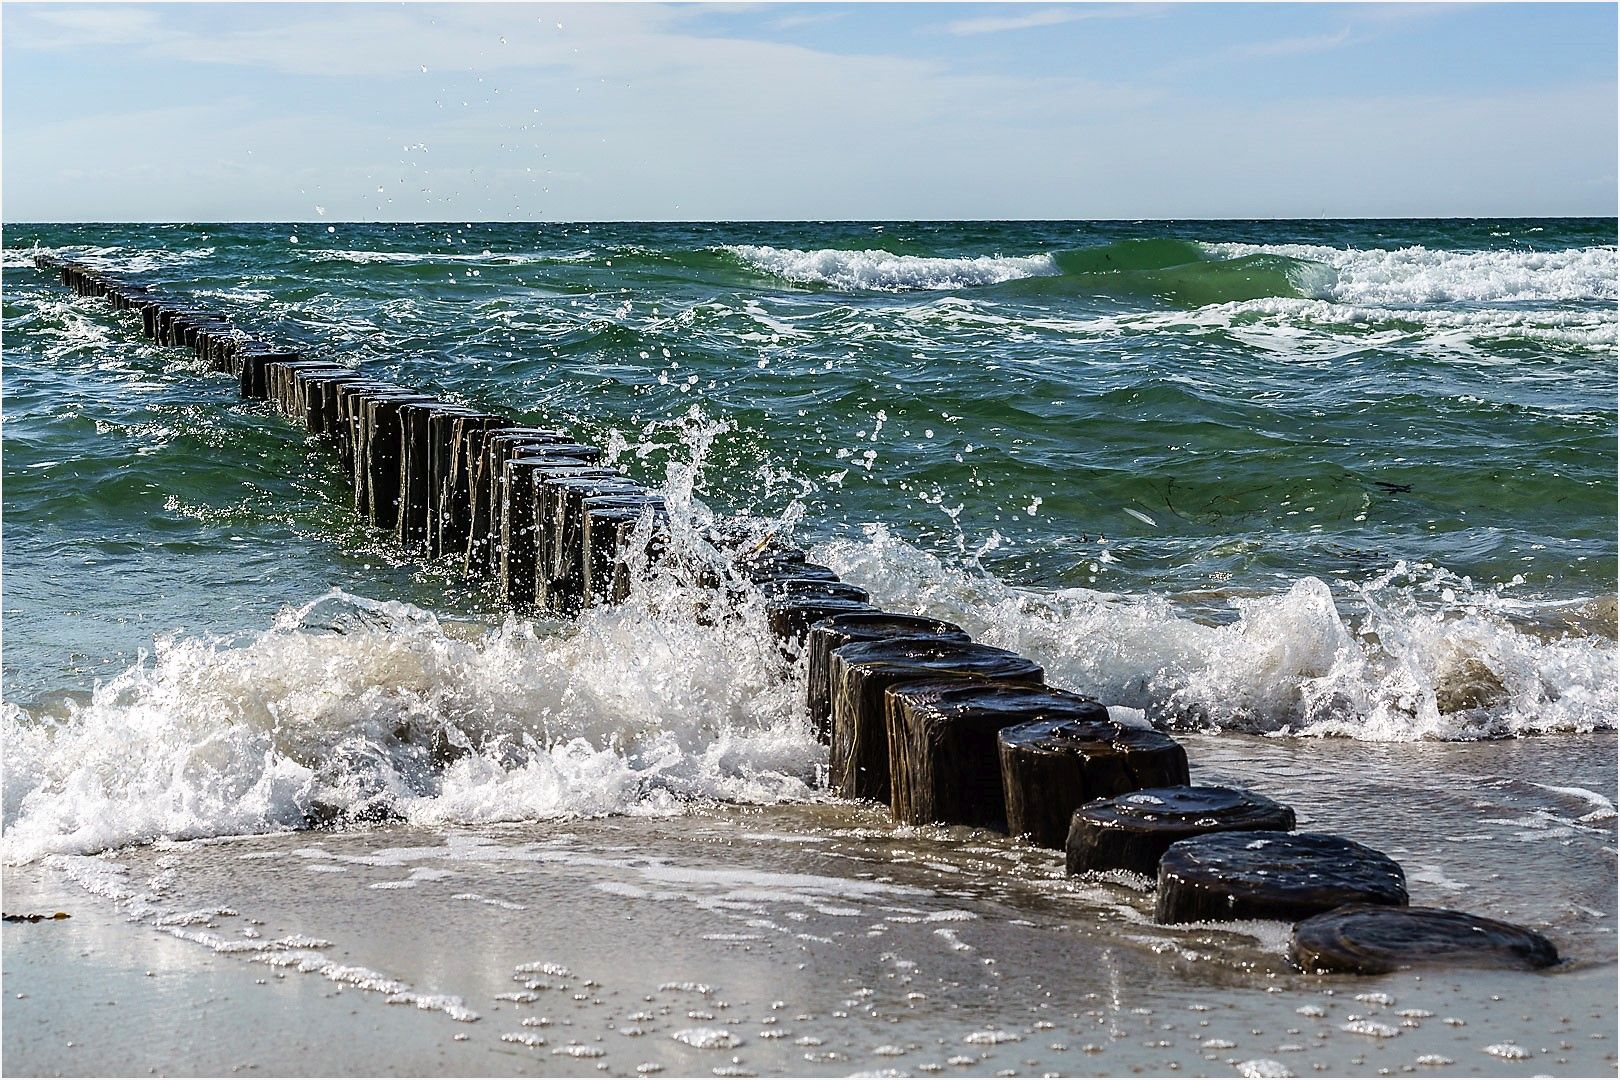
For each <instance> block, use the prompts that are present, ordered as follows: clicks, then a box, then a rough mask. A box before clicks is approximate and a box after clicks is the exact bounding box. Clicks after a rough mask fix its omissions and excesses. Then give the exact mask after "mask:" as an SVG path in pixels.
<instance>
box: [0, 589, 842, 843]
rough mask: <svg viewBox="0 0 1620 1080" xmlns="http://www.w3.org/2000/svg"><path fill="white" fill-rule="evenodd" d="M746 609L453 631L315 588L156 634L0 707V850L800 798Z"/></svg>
mask: <svg viewBox="0 0 1620 1080" xmlns="http://www.w3.org/2000/svg"><path fill="white" fill-rule="evenodd" d="M776 649H777V646H776V644H775V641H774V639H773V638H772V637H771V636H770V634H769V632H768V631H767V630H766V629H765V626H764V622H763V619H762V618H759V617H758V616H757V613H755V614H753V615H750V616H747V617H744V618H742V619H740V620H728V621H726V622H725V623H724V624H722V625H719V626H705V625H700V624H699V623H698V622H697V620H695V619H694V618H693V617H692V616H691V614H690V613H689V611H688V612H687V613H685V614H682V613H680V612H676V611H669V612H665V613H662V614H660V613H657V612H655V611H653V610H652V609H651V608H650V607H649V606H647V605H642V604H636V603H632V604H629V605H626V606H624V607H621V608H617V609H600V610H595V611H592V612H591V613H589V614H588V615H586V616H585V617H584V618H583V619H582V620H580V621H579V623H578V624H577V626H572V627H569V628H568V629H567V631H566V632H564V633H562V634H560V635H558V636H555V637H542V636H539V635H537V633H536V631H535V628H534V627H533V626H532V625H530V624H528V623H523V622H518V621H515V620H511V621H508V622H507V623H506V624H505V625H503V626H501V627H498V628H495V629H491V630H487V631H484V632H482V633H469V632H468V628H467V627H460V628H455V627H447V626H445V625H443V624H441V623H440V622H439V620H438V619H437V618H435V617H434V616H433V615H432V614H430V613H428V612H426V611H422V610H420V609H417V608H412V607H409V606H407V605H401V604H389V603H379V602H375V601H369V600H364V599H361V598H358V597H354V596H349V595H347V594H344V593H341V592H333V593H331V594H328V595H327V596H325V597H322V598H321V599H319V600H317V601H314V602H312V603H310V604H307V605H305V606H303V607H299V608H295V609H288V610H287V611H285V612H283V614H282V616H281V617H280V618H278V620H277V622H276V625H275V626H273V627H272V628H271V629H269V630H268V631H265V632H263V633H261V634H259V635H257V636H256V637H255V638H254V639H253V640H251V641H250V642H248V643H247V644H245V645H235V646H233V645H231V644H230V643H227V642H224V641H218V640H200V639H183V640H174V641H161V642H159V643H158V645H157V648H156V651H155V653H154V655H152V656H151V657H150V658H144V657H143V661H142V662H141V663H139V664H137V665H135V666H134V667H132V668H130V669H129V670H128V671H126V672H124V673H123V674H122V675H120V676H118V677H117V678H115V679H113V680H111V681H110V682H108V683H106V684H103V685H100V686H98V687H97V688H96V690H95V691H94V693H93V695H92V698H91V700H90V701H89V703H88V704H85V705H82V706H70V707H69V711H68V713H67V715H66V716H64V717H60V718H57V719H56V720H54V721H52V720H49V719H47V718H44V717H35V716H30V715H28V714H27V713H25V712H24V711H23V710H21V709H19V708H18V707H17V706H15V705H10V704H8V705H6V706H5V710H4V715H3V716H0V730H3V732H4V743H5V747H6V770H5V781H4V785H5V786H4V793H5V811H4V821H5V837H4V852H5V857H6V859H7V860H8V861H24V860H29V859H33V858H37V857H39V856H41V855H44V854H49V853H86V852H95V851H100V850H105V849H107V848H111V847H117V846H122V845H127V844H131V843H137V842H141V841H144V840H150V839H153V838H156V837H170V838H192V837H200V836H217V835H229V834H239V833H252V832H265V831H275V830H279V829H285V828H293V827H298V826H300V825H303V824H305V823H306V822H307V821H309V820H310V819H311V818H312V817H313V818H320V817H321V816H323V815H330V814H334V813H335V814H356V813H364V812H365V811H366V810H367V808H368V807H369V808H376V809H381V808H384V807H386V808H388V809H389V810H390V812H392V813H394V814H397V815H401V816H403V817H404V818H405V819H406V820H408V821H412V822H420V823H434V824H442V823H452V822H486V821H498V820H514V819H533V818H544V817H556V816H565V815H577V814H603V813H612V812H632V813H635V812H639V813H665V812H677V811H679V810H680V809H681V808H682V807H683V806H684V805H685V804H686V802H688V801H690V800H692V799H700V800H701V799H714V798H719V799H727V800H735V801H742V802H755V803H759V802H772V801H777V800H781V799H786V798H804V797H807V796H808V795H809V793H810V781H811V780H812V779H813V776H814V769H815V765H816V763H817V761H818V760H820V754H821V751H820V750H819V747H818V745H817V743H816V742H815V739H814V737H813V736H812V734H811V733H810V731H809V728H808V723H807V721H806V719H805V717H804V714H803V707H802V704H801V703H800V702H799V699H798V695H797V694H796V693H795V692H794V690H793V688H792V687H791V685H790V684H789V683H787V682H784V681H783V680H782V679H781V678H780V677H779V667H780V664H781V661H780V659H779V658H778V657H777V654H776V652H775V650H776Z"/></svg>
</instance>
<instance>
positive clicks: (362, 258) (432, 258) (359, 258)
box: [304, 248, 595, 266]
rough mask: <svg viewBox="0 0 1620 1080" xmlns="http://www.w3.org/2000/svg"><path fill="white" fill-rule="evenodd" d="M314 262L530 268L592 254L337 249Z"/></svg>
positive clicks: (318, 254)
mask: <svg viewBox="0 0 1620 1080" xmlns="http://www.w3.org/2000/svg"><path fill="white" fill-rule="evenodd" d="M304 254H305V256H306V257H307V258H309V259H312V260H314V261H317V262H346V263H357V264H360V265H368V264H373V263H406V264H413V263H443V262H456V263H478V264H481V265H491V266H495V265H499V266H531V265H534V264H536V263H573V262H588V261H590V260H591V259H592V258H594V256H595V253H594V252H575V253H573V254H571V255H537V254H532V253H525V252H510V251H503V252H491V251H480V252H475V253H466V252H463V253H447V252H435V251H348V250H342V249H338V248H311V249H310V250H309V251H307V252H305V253H304Z"/></svg>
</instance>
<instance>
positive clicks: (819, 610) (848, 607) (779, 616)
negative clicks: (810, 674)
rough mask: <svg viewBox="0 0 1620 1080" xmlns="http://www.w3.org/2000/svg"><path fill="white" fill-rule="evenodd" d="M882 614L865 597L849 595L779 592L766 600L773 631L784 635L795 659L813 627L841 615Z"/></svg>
mask: <svg viewBox="0 0 1620 1080" xmlns="http://www.w3.org/2000/svg"><path fill="white" fill-rule="evenodd" d="M855 614H871V615H876V614H878V609H877V608H875V607H873V606H872V605H871V604H869V603H867V602H866V601H863V600H852V599H850V598H849V597H845V596H806V595H804V594H802V593H801V594H795V593H793V592H785V593H778V594H777V595H775V596H772V597H770V598H768V599H767V600H766V601H765V622H766V625H768V626H769V627H770V628H771V633H773V634H775V635H776V636H777V637H779V638H781V639H782V651H783V654H784V655H785V656H786V657H787V658H788V659H789V660H793V659H796V658H797V657H799V656H800V655H801V654H802V653H803V649H804V644H805V639H806V638H807V637H808V636H809V634H810V629H811V627H813V626H815V625H816V624H817V623H819V622H822V621H824V620H826V619H831V618H833V617H835V616H838V615H855Z"/></svg>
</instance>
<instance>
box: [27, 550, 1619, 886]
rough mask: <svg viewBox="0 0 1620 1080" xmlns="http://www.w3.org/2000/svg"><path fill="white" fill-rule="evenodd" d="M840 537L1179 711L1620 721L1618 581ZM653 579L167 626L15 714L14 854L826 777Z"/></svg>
mask: <svg viewBox="0 0 1620 1080" xmlns="http://www.w3.org/2000/svg"><path fill="white" fill-rule="evenodd" d="M817 554H818V555H819V556H820V557H821V558H822V559H824V560H825V561H827V562H828V563H829V564H830V565H832V566H833V567H834V568H835V569H836V570H838V571H839V572H840V573H841V574H843V575H844V576H846V577H847V578H848V579H849V580H851V581H854V582H857V583H860V584H862V585H864V586H866V587H867V588H869V589H870V590H871V591H872V592H873V594H874V600H875V601H876V602H879V603H881V604H882V605H883V606H885V607H886V608H888V609H890V610H896V611H908V612H919V613H927V614H931V615H935V616H942V617H946V618H950V619H953V620H955V621H957V622H960V623H961V624H962V625H963V626H964V627H965V628H966V629H967V630H968V631H969V632H970V633H972V634H973V636H974V637H975V638H976V639H978V640H981V641H984V642H985V643H987V644H992V645H998V646H1002V647H1005V648H1009V649H1013V650H1016V651H1019V652H1021V653H1023V654H1025V655H1027V656H1030V657H1031V658H1033V659H1035V660H1037V661H1039V662H1040V663H1041V664H1043V665H1044V666H1045V667H1046V669H1047V674H1048V680H1049V681H1050V682H1051V683H1053V684H1054V685H1060V686H1065V687H1068V688H1071V689H1076V690H1079V691H1082V692H1085V693H1089V694H1093V695H1095V696H1097V697H1099V698H1100V699H1101V700H1103V701H1104V702H1106V703H1107V704H1109V705H1110V706H1114V707H1116V708H1119V709H1121V710H1124V709H1131V710H1141V711H1142V712H1143V713H1144V714H1145V716H1146V718H1147V719H1148V720H1150V721H1151V722H1153V723H1155V724H1156V725H1158V726H1161V727H1167V728H1197V729H1209V728H1218V729H1224V730H1229V731H1246V732H1264V733H1269V734H1274V735H1297V736H1343V737H1350V738H1355V739H1363V740H1374V741H1401V740H1412V739H1442V740H1463V739H1480V738H1492V737H1504V736H1521V735H1533V734H1538V733H1548V732H1572V731H1581V732H1590V731H1609V730H1613V729H1614V726H1615V714H1616V700H1615V680H1614V674H1615V663H1616V651H1615V641H1614V632H1613V620H1614V607H1613V604H1612V602H1609V603H1608V606H1607V607H1606V608H1605V607H1604V606H1603V603H1602V602H1596V603H1589V604H1587V605H1586V606H1585V607H1580V606H1579V605H1576V606H1577V607H1580V609H1579V610H1578V611H1574V612H1573V613H1572V612H1571V611H1569V610H1568V609H1570V607H1571V605H1567V604H1566V605H1562V606H1561V609H1563V610H1561V615H1562V616H1567V618H1566V627H1565V629H1566V630H1567V629H1568V628H1569V626H1570V625H1575V624H1579V626H1578V628H1577V630H1575V631H1571V632H1555V631H1554V630H1552V629H1546V628H1544V629H1543V632H1541V633H1537V632H1536V631H1535V628H1534V627H1528V628H1527V626H1526V624H1525V616H1526V615H1527V613H1528V614H1531V615H1533V614H1535V608H1536V605H1534V604H1526V603H1523V602H1517V601H1513V600H1510V599H1507V598H1505V597H1504V596H1502V595H1501V593H1500V591H1499V590H1497V591H1491V590H1472V591H1468V590H1467V586H1466V585H1465V584H1463V583H1460V582H1458V583H1456V584H1455V587H1453V585H1445V586H1444V587H1443V590H1441V591H1440V592H1439V593H1438V595H1439V597H1440V601H1439V602H1438V603H1436V602H1433V601H1432V599H1431V600H1430V601H1429V602H1425V601H1424V600H1423V599H1422V597H1423V596H1425V595H1429V594H1435V593H1436V590H1437V589H1439V588H1440V586H1438V585H1437V584H1436V583H1437V582H1441V581H1444V580H1446V579H1445V578H1444V576H1443V575H1436V574H1433V573H1430V574H1428V575H1427V576H1425V575H1424V574H1421V573H1419V572H1418V571H1416V570H1414V569H1411V568H1407V567H1398V568H1396V569H1395V570H1393V571H1391V572H1390V573H1389V574H1387V575H1384V576H1383V577H1381V578H1379V579H1377V580H1374V581H1372V582H1370V583H1368V584H1366V585H1364V586H1361V587H1357V588H1353V589H1352V590H1351V595H1349V596H1347V597H1344V598H1337V597H1335V596H1334V594H1333V592H1332V591H1331V590H1330V589H1329V587H1328V586H1327V585H1326V584H1324V583H1323V582H1321V581H1320V580H1317V579H1315V578H1305V579H1301V580H1300V581H1298V582H1296V583H1295V585H1294V586H1293V587H1292V588H1291V589H1289V590H1288V591H1287V592H1284V593H1281V594H1278V595H1272V596H1264V597H1257V598H1250V599H1237V600H1234V601H1233V606H1234V609H1235V615H1236V618H1235V619H1234V621H1232V622H1230V623H1228V624H1226V625H1222V626H1215V625H1208V624H1207V623H1203V622H1199V621H1195V620H1194V619H1192V618H1191V617H1189V616H1188V615H1187V614H1186V613H1185V612H1184V611H1182V610H1180V609H1179V608H1178V607H1177V605H1175V604H1174V603H1173V602H1172V601H1170V600H1168V599H1166V598H1162V597H1155V596H1138V597H1120V596H1111V595H1108V594H1103V593H1095V592H1090V591H1087V590H1079V589H1070V590H1062V591H1057V592H1043V591H1036V590H1028V589H1021V588H1017V587H1014V586H1010V585H1007V584H1005V583H1003V582H1000V581H998V580H996V579H994V578H990V577H985V576H983V575H980V574H977V573H973V572H969V571H967V570H963V569H959V568H955V567H952V566H948V565H946V564H944V563H942V562H940V561H939V560H938V559H937V558H935V557H934V556H932V555H929V554H927V553H925V552H923V551H921V550H919V549H916V548H914V547H911V546H910V545H908V544H905V543H904V542H902V541H900V540H897V539H895V538H894V537H892V536H890V535H889V534H888V533H887V532H886V531H885V530H882V529H874V530H873V531H872V533H871V535H870V536H869V537H868V538H866V539H865V540H861V541H839V542H834V543H831V544H828V545H826V546H824V547H823V548H822V549H821V550H819V551H818V552H817ZM671 588H674V589H675V591H669V590H670V589H671ZM649 589H650V590H651V591H650V592H648V593H647V594H645V595H639V596H637V597H633V598H632V600H631V601H630V602H629V603H627V604H625V605H624V606H622V607H618V608H612V609H593V610H592V611H590V612H588V613H587V614H586V615H585V616H584V617H583V618H581V619H580V620H579V621H578V623H577V624H573V625H570V626H567V627H562V628H555V627H548V626H547V625H546V624H538V625H537V624H533V623H529V622H525V621H521V620H517V619H512V618H509V619H507V621H505V622H504V623H502V624H501V625H499V626H493V627H490V626H484V625H482V624H476V623H447V622H444V621H441V620H440V619H439V618H438V617H436V616H435V615H434V614H432V613H431V612H428V611H424V610H422V609H419V608H415V607H411V606H409V605H404V604H398V603H382V602H377V601H372V600H367V599H364V598H361V597H357V596H352V595H349V594H346V593H343V592H338V591H334V592H332V593H329V594H327V595H325V596H322V597H320V598H318V599H316V600H314V601H312V602H310V603H307V604H305V605H303V606H301V607H296V608H289V609H286V610H285V611H284V612H283V613H282V615H281V616H280V617H278V618H277V619H276V621H275V623H274V625H273V626H272V627H271V628H270V629H268V630H266V631H263V632H261V633H258V634H255V635H252V636H251V637H250V638H249V639H248V640H246V641H241V640H237V641H231V640H224V639H203V638H185V639H172V640H160V641H159V642H158V643H157V644H156V647H155V650H154V651H153V653H152V654H151V655H150V656H143V658H142V660H141V662H140V663H138V664H136V665H134V666H133V667H131V668H129V669H128V670H127V671H125V672H124V673H123V674H121V675H119V676H118V677H116V678H114V679H112V680H110V681H108V682H107V683H104V684H102V685H100V686H98V687H97V688H96V689H95V691H94V692H93V693H92V694H91V695H90V697H89V700H87V701H84V702H68V703H66V704H63V705H60V706H57V707H55V709H54V711H53V710H51V709H42V710H39V711H38V712H37V714H31V713H30V712H28V711H26V710H24V709H21V708H19V707H17V706H16V705H7V706H6V707H5V713H4V716H3V719H0V724H3V730H4V737H5V745H6V747H7V751H6V753H7V768H6V776H5V818H4V820H5V855H6V858H7V859H8V860H11V861H26V860H30V859H34V858H38V857H40V856H42V855H45V854H51V853H90V852H95V851H101V850H105V849H108V848H113V847H118V846H123V845H127V844H130V843H137V842H142V841H147V840H151V839H154V838H158V837H168V838H194V837H201V836H218V835H229V834H240V833H252V832H264V831H275V830H282V829H290V828H299V827H305V826H308V825H311V824H321V823H324V822H354V821H365V820H371V819H375V818H380V817H388V818H395V819H403V820H405V821H408V822H411V823H417V824H434V825H439V824H450V823H479V822H490V821H503V820H532V819H537V818H548V817H559V816H569V815H597V814H611V813H654V814H666V813H681V812H684V811H686V810H687V809H689V808H690V807H692V806H694V805H702V804H704V803H706V802H712V801H715V800H722V801H728V802H742V803H769V802H777V801H783V800H793V801H799V800H806V799H811V798H815V797H817V791H818V777H819V775H820V773H821V770H822V766H823V765H824V762H825V753H826V751H825V748H824V747H822V746H821V745H820V744H819V743H817V742H816V740H815V738H814V736H813V734H812V733H811V730H810V728H809V725H808V722H807V719H806V716H805V712H804V706H803V704H802V702H803V684H802V670H800V668H798V667H797V666H794V665H791V664H789V663H788V662H787V661H786V660H784V658H783V657H782V655H781V653H780V652H779V649H778V646H777V643H776V641H775V639H774V638H773V637H772V635H771V634H770V632H769V631H768V629H767V628H766V626H765V623H764V620H763V618H762V616H761V615H760V613H759V612H758V611H757V610H753V609H751V608H748V607H744V608H743V609H741V611H740V613H739V614H738V615H737V616H736V617H734V618H733V617H727V618H724V619H720V620H718V621H717V620H715V619H714V618H713V616H712V613H711V614H703V612H702V611H701V609H699V608H698V607H696V606H694V604H693V603H692V602H691V601H692V599H693V594H692V592H691V591H690V588H689V587H687V586H682V587H679V588H675V587H674V586H670V585H667V583H666V586H661V587H654V586H649ZM1444 590H1450V591H1449V592H1448V591H1444ZM1458 590H1462V591H1458ZM1352 608H1353V609H1354V610H1355V612H1356V613H1355V614H1347V610H1349V609H1352ZM711 612H712V609H711ZM1510 615H1513V616H1514V617H1513V618H1510V617H1509V616H1510ZM1569 620H1573V623H1571V622H1570V621H1569ZM1548 625H1549V626H1550V625H1551V623H1549V624H1548ZM1120 715H1126V716H1128V715H1130V714H1128V713H1125V712H1123V711H1121V713H1120Z"/></svg>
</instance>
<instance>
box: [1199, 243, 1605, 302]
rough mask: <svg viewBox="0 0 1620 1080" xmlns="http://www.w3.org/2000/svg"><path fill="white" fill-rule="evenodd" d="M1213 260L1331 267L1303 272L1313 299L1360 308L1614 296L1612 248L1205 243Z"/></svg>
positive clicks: (1305, 287) (1602, 298) (1597, 298)
mask: <svg viewBox="0 0 1620 1080" xmlns="http://www.w3.org/2000/svg"><path fill="white" fill-rule="evenodd" d="M1200 246H1201V247H1203V248H1204V249H1205V250H1206V251H1207V252H1209V254H1210V255H1211V256H1213V257H1215V258H1217V259H1233V258H1242V257H1245V256H1251V255H1273V256H1283V257H1286V258H1291V259H1299V260H1303V261H1307V262H1310V263H1315V264H1319V265H1321V266H1324V267H1327V268H1330V269H1331V270H1332V273H1331V274H1327V275H1318V276H1314V277H1312V276H1308V275H1307V276H1304V277H1302V278H1301V280H1300V282H1299V283H1300V285H1301V287H1302V288H1303V289H1305V291H1306V292H1307V293H1308V294H1309V295H1310V296H1312V297H1313V298H1315V299H1320V300H1333V301H1337V302H1340V303H1345V304H1357V305H1365V306H1381V307H1395V306H1410V305H1414V304H1445V303H1510V302H1518V303H1522V302H1527V301H1613V300H1614V299H1615V298H1616V273H1617V263H1616V249H1615V248H1613V247H1584V248H1569V249H1566V250H1563V251H1512V250H1498V251H1442V250H1435V249H1432V248H1426V247H1421V246H1413V247H1404V248H1397V249H1394V250H1384V249H1380V248H1336V247H1328V246H1325V245H1321V244H1237V243H1220V244H1215V243H1210V244H1202V245H1200Z"/></svg>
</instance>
